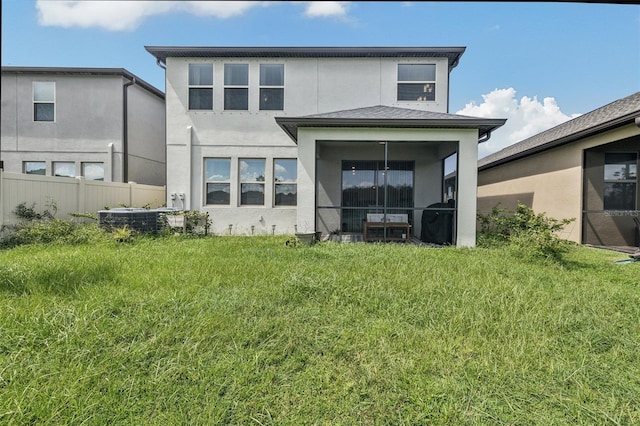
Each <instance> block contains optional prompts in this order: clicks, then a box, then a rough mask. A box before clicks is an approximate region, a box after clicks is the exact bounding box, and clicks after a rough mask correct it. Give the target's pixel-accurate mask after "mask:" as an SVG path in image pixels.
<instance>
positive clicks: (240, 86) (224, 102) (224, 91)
mask: <svg viewBox="0 0 640 426" xmlns="http://www.w3.org/2000/svg"><path fill="white" fill-rule="evenodd" d="M227 65H244V66H245V67H246V70H247V81H246V83H245V84H227V83H226V81H225V80H226V78H227ZM223 69H224V75H223V89H222V109H223V110H224V111H249V96H250V90H249V80H250V78H251V76H250V75H249V74H250V68H249V64H247V63H237V64H236V63H225V64H223ZM227 89H245V91H246V102H247V107H246V108H244V109H239V108H227Z"/></svg>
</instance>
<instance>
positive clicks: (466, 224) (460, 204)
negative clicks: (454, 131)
mask: <svg viewBox="0 0 640 426" xmlns="http://www.w3.org/2000/svg"><path fill="white" fill-rule="evenodd" d="M459 134H460V137H461V138H460V143H459V148H458V197H457V210H458V215H457V216H458V219H457V222H456V229H457V238H456V246H457V247H475V245H476V209H477V192H478V191H477V189H478V131H477V130H473V131H466V132H460V133H459Z"/></svg>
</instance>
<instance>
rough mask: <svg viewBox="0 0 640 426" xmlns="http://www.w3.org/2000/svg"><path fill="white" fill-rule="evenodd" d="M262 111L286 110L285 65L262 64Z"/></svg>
mask: <svg viewBox="0 0 640 426" xmlns="http://www.w3.org/2000/svg"><path fill="white" fill-rule="evenodd" d="M260 110H261V111H276V110H277V111H282V110H284V64H260Z"/></svg>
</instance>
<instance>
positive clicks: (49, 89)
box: [33, 81, 56, 121]
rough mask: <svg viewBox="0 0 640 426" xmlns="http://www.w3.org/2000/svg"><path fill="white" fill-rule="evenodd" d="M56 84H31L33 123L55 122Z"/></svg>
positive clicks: (36, 82)
mask: <svg viewBox="0 0 640 426" xmlns="http://www.w3.org/2000/svg"><path fill="white" fill-rule="evenodd" d="M55 118H56V83H55V82H52V81H34V82H33V121H55Z"/></svg>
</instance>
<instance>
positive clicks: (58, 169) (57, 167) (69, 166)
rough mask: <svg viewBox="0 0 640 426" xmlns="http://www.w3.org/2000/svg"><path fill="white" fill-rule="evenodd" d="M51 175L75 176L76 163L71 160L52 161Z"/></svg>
mask: <svg viewBox="0 0 640 426" xmlns="http://www.w3.org/2000/svg"><path fill="white" fill-rule="evenodd" d="M53 175H54V176H62V177H75V176H76V163H74V162H73V161H54V162H53Z"/></svg>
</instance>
